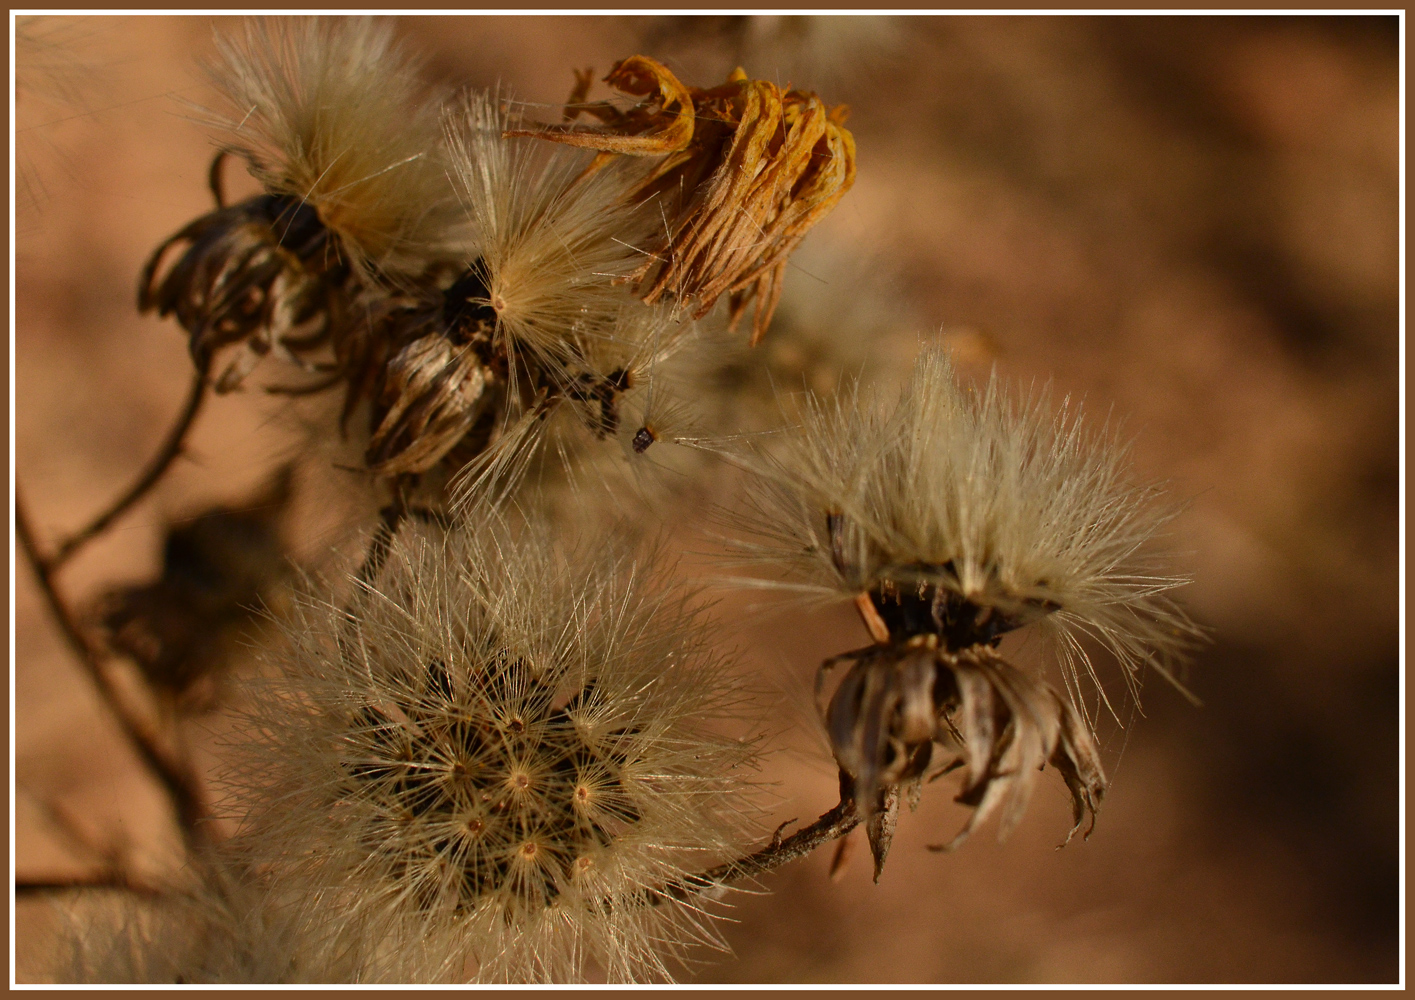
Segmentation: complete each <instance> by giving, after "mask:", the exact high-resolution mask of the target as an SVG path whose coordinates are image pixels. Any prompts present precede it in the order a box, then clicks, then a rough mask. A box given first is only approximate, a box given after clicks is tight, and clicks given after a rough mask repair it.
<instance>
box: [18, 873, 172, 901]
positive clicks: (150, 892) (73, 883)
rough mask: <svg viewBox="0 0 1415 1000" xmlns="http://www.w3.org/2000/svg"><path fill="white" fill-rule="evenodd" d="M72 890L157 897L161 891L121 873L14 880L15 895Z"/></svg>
mask: <svg viewBox="0 0 1415 1000" xmlns="http://www.w3.org/2000/svg"><path fill="white" fill-rule="evenodd" d="M72 889H122V890H123V891H125V892H134V893H137V894H138V895H140V896H159V895H161V890H159V889H155V888H153V887H152V886H150V885H144V884H143V883H141V882H134V881H133V880H132V879H130V878H128V877H127V876H125V875H123V874H122V873H121V872H116V871H113V872H99V873H98V874H96V875H82V876H78V877H76V878H61V879H26V878H17V879H15V895H16V896H27V895H36V896H37V895H40V894H41V893H46V892H67V891H69V890H72Z"/></svg>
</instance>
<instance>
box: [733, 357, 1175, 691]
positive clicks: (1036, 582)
mask: <svg viewBox="0 0 1415 1000" xmlns="http://www.w3.org/2000/svg"><path fill="white" fill-rule="evenodd" d="M782 437H784V438H785V440H784V441H783V442H782V447H781V448H779V449H774V450H770V451H769V450H768V449H766V448H764V447H763V448H759V449H756V450H755V451H753V452H752V453H751V454H749V455H747V456H746V457H745V458H744V459H743V462H744V464H745V465H746V466H747V468H748V469H749V470H750V471H751V472H752V473H753V476H752V485H751V487H750V490H749V492H748V495H747V498H746V503H747V511H746V513H745V514H743V515H741V516H737V517H733V518H732V520H733V521H734V522H735V523H736V524H737V525H738V526H739V527H743V528H746V529H747V530H748V531H750V532H751V533H752V534H754V535H756V536H757V538H758V541H754V542H744V543H742V544H741V545H740V552H741V554H742V555H743V556H745V557H747V558H748V559H749V560H751V561H754V562H760V563H765V564H767V565H770V566H773V567H776V568H778V569H780V570H785V571H787V575H789V576H791V577H794V578H795V580H796V581H797V582H794V583H793V582H788V581H786V580H762V581H756V582H757V583H758V584H759V585H763V586H769V587H786V588H791V589H796V590H799V591H803V592H806V593H815V594H817V595H819V596H824V597H828V598H836V597H850V598H853V599H855V600H856V601H857V604H860V602H861V601H862V600H864V599H865V598H866V597H867V596H868V598H869V599H870V600H872V601H873V604H874V607H875V608H876V613H877V614H880V615H884V616H885V617H886V618H887V617H888V616H889V615H890V614H898V615H905V614H909V613H916V614H917V613H923V614H928V613H929V612H930V611H932V613H933V615H935V616H940V617H939V622H938V623H937V625H932V624H931V625H929V626H928V629H929V630H935V629H938V630H942V631H944V632H945V635H944V638H945V641H946V642H947V643H948V645H950V646H952V645H959V646H963V645H968V644H970V643H972V642H978V641H985V642H993V641H995V640H996V638H997V637H998V636H1000V635H1001V634H1002V633H1004V632H1006V631H1008V630H1010V629H1013V628H1017V627H1021V626H1025V625H1032V626H1033V627H1035V628H1039V629H1041V630H1044V631H1045V632H1046V633H1049V636H1050V638H1051V639H1052V640H1053V642H1052V643H1050V645H1051V647H1052V649H1054V651H1055V654H1056V656H1057V657H1058V659H1059V660H1060V664H1061V666H1062V668H1063V675H1064V676H1065V678H1066V682H1067V685H1068V687H1069V689H1070V693H1071V695H1072V698H1073V700H1075V701H1077V703H1078V704H1083V703H1084V701H1083V699H1082V697H1081V688H1080V687H1079V685H1078V681H1079V679H1080V677H1081V676H1082V675H1083V674H1084V675H1086V676H1088V677H1089V678H1090V679H1091V680H1092V681H1093V682H1094V683H1095V687H1096V691H1097V693H1098V696H1099V697H1100V698H1101V699H1102V700H1103V701H1105V702H1106V703H1107V704H1108V703H1109V702H1108V699H1107V697H1106V694H1105V691H1104V688H1103V687H1102V686H1101V684H1100V681H1099V678H1098V676H1097V673H1096V670H1095V667H1094V665H1093V663H1092V661H1091V657H1090V655H1089V653H1088V651H1087V645H1086V643H1087V642H1088V641H1094V642H1097V643H1099V644H1100V645H1101V646H1103V647H1105V648H1106V649H1108V650H1109V651H1110V652H1111V653H1113V654H1114V655H1115V657H1116V658H1117V660H1118V661H1119V663H1120V664H1121V666H1122V668H1123V672H1124V676H1125V679H1126V683H1127V686H1128V687H1129V689H1130V691H1131V693H1132V694H1134V693H1136V692H1137V691H1138V686H1139V679H1140V674H1141V668H1142V667H1144V666H1145V665H1147V664H1148V665H1150V666H1153V667H1154V668H1155V669H1157V670H1158V671H1159V672H1160V673H1161V674H1162V675H1163V676H1165V677H1166V678H1168V679H1169V680H1170V681H1172V682H1173V683H1175V684H1176V686H1180V683H1179V681H1178V679H1177V678H1176V676H1175V671H1176V668H1178V667H1179V666H1180V665H1181V664H1182V663H1183V662H1184V661H1185V659H1186V654H1187V652H1188V650H1189V648H1190V647H1192V645H1193V644H1194V643H1195V642H1196V641H1197V640H1198V639H1199V638H1200V637H1201V634H1202V633H1201V630H1200V629H1199V628H1198V627H1197V626H1196V625H1195V624H1194V623H1193V622H1192V621H1191V620H1190V619H1189V617H1188V616H1187V615H1186V614H1185V612H1184V611H1183V610H1182V609H1181V608H1180V607H1179V606H1178V605H1177V604H1176V603H1175V602H1174V601H1173V600H1172V599H1171V598H1170V596H1169V593H1168V592H1169V591H1171V590H1173V589H1174V588H1176V587H1179V586H1181V585H1183V584H1185V583H1187V582H1189V581H1188V579H1187V578H1186V577H1183V576H1181V575H1178V574H1176V573H1174V572H1173V571H1172V569H1170V568H1169V560H1168V558H1167V556H1166V555H1165V554H1164V553H1163V552H1160V551H1156V550H1154V549H1152V548H1151V545H1150V543H1152V542H1153V541H1154V540H1155V539H1156V538H1158V537H1159V536H1160V535H1161V534H1162V532H1163V531H1164V529H1165V528H1166V526H1167V525H1168V524H1169V522H1170V521H1171V520H1172V518H1173V517H1174V515H1175V513H1176V510H1175V508H1173V507H1171V506H1167V505H1165V504H1164V503H1162V502H1161V501H1160V497H1161V495H1162V493H1163V491H1162V489H1161V488H1160V487H1158V486H1138V485H1134V484H1133V483H1132V482H1131V481H1130V479H1129V477H1128V466H1129V462H1128V456H1127V452H1128V446H1127V445H1125V444H1124V443H1123V442H1121V441H1120V440H1119V439H1118V437H1117V434H1116V432H1115V430H1114V428H1112V427H1109V426H1106V427H1103V428H1100V429H1091V428H1088V427H1087V425H1086V423H1085V421H1084V420H1083V418H1082V414H1081V410H1080V407H1079V406H1078V405H1076V404H1073V403H1072V402H1071V401H1070V400H1069V399H1066V400H1063V401H1062V404H1061V406H1060V407H1059V408H1058V409H1057V410H1055V411H1053V409H1052V407H1051V403H1050V399H1049V393H1048V392H1047V391H1045V390H1043V391H1042V392H1040V393H1032V394H1028V395H1026V396H1024V397H1023V398H1021V399H1013V398H1011V397H1010V396H1009V394H1008V391H1007V389H1006V386H1005V385H1004V384H1003V383H1001V382H1000V381H999V379H998V378H997V376H996V374H995V373H994V375H993V377H992V378H991V379H990V380H989V382H988V384H987V385H986V386H985V387H983V388H981V389H978V388H976V387H973V386H960V385H959V384H958V383H957V382H956V381H955V376H954V372H953V366H952V363H951V361H950V359H949V356H948V354H947V353H946V352H944V351H942V350H939V349H931V350H928V351H926V352H925V353H924V354H923V356H922V357H920V358H919V359H918V361H917V362H916V363H915V366H914V371H913V373H912V376H911V377H910V378H909V380H908V382H907V383H906V385H905V386H904V387H903V389H902V391H901V392H900V393H899V394H898V396H897V398H894V399H888V398H867V397H866V396H865V395H863V394H862V393H861V392H860V389H859V386H858V384H857V385H855V386H854V387H852V388H849V389H846V390H844V391H842V392H841V393H840V394H839V395H838V396H837V397H835V398H832V399H822V398H820V397H817V396H814V395H811V394H807V395H806V396H805V397H803V403H802V415H801V421H800V423H799V424H798V425H797V426H795V427H792V428H790V429H788V430H787V431H786V432H784V434H783V435H782ZM911 592H913V593H917V595H918V599H925V598H926V599H927V600H925V602H924V603H925V604H928V605H930V606H929V607H925V608H922V610H921V611H919V610H915V611H907V610H906V606H908V605H911V604H912V605H918V604H919V600H918V599H913V598H911V596H910V595H911ZM900 595H904V596H903V597H902V598H901V596H900ZM860 606H861V610H862V613H864V614H866V615H867V616H868V615H869V613H870V609H869V608H867V607H865V606H864V605H863V604H860ZM896 609H897V610H896ZM867 621H868V617H867ZM901 621H902V619H901ZM884 628H885V625H884V622H883V621H881V622H878V623H877V624H876V625H874V626H872V631H875V630H877V629H884ZM950 630H952V631H953V632H956V633H957V641H956V642H955V641H953V640H950V638H949V635H950V634H952V633H951V632H950ZM906 631H907V630H906ZM876 638H877V639H879V638H880V637H879V636H878V635H877V636H876ZM896 638H897V637H896ZM1180 690H1181V691H1182V690H1183V688H1182V686H1180ZM1112 711H1113V710H1112Z"/></svg>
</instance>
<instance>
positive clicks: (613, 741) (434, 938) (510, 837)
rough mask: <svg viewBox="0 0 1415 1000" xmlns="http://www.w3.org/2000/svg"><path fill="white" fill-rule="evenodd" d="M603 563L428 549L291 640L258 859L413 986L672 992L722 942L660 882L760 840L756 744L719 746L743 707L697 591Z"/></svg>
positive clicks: (408, 550)
mask: <svg viewBox="0 0 1415 1000" xmlns="http://www.w3.org/2000/svg"><path fill="white" fill-rule="evenodd" d="M601 555H602V556H603V557H604V558H605V559H606V560H608V563H605V562H601V563H600V564H599V565H598V566H597V567H596V568H595V569H594V570H593V571H591V572H590V573H588V574H586V573H575V572H572V571H570V570H569V569H568V568H567V567H566V565H565V564H564V563H563V562H562V561H560V560H559V559H557V558H555V557H553V556H552V555H551V554H550V553H549V551H548V550H547V549H546V548H545V547H542V546H537V545H531V544H521V543H511V542H508V541H506V540H505V538H501V540H500V541H494V542H490V541H485V540H481V541H476V540H472V539H469V538H466V537H464V536H461V535H454V536H452V537H448V538H434V537H432V536H430V535H425V534H420V535H414V536H413V537H411V538H405V539H400V540H398V541H396V542H395V543H394V545H393V548H392V551H391V552H390V555H389V558H388V561H387V563H386V566H385V568H384V570H383V572H382V573H381V575H380V576H379V578H378V580H377V581H376V584H375V586H374V587H373V589H371V590H368V591H367V592H364V593H363V594H362V595H361V596H360V597H358V598H357V600H356V602H355V605H354V607H353V609H352V610H350V611H347V612H346V611H345V610H343V609H340V608H339V607H336V606H332V605H325V604H322V603H320V602H316V601H309V602H306V603H305V604H304V605H303V609H302V613H301V615H300V617H299V618H298V619H297V620H296V621H295V622H294V623H292V625H291V628H290V640H291V643H292V645H293V647H294V649H295V653H294V656H293V659H292V661H291V662H290V663H289V664H286V665H284V667H283V669H284V670H285V673H286V676H285V677H284V678H283V679H282V680H281V681H279V682H278V683H275V684H274V685H273V686H272V687H270V688H269V689H267V690H266V691H265V695H264V697H263V698H262V699H260V704H261V706H262V707H261V708H260V709H259V710H258V711H257V720H256V725H257V727H258V729H259V730H261V731H262V732H264V733H265V734H266V739H265V741H264V746H265V747H266V750H265V751H264V753H263V754H262V755H261V757H262V759H261V766H260V767H258V768H256V769H255V770H253V771H252V774H253V775H259V774H260V773H262V772H265V773H267V774H268V773H269V768H270V766H271V765H272V763H273V764H274V766H275V768H276V769H277V770H278V772H279V775H278V777H277V778H275V780H274V782H273V784H264V785H263V786H262V787H264V788H265V789H266V791H262V792H259V793H258V794H259V795H261V796H262V797H263V798H264V805H263V806H262V808H261V809H259V810H258V811H257V815H256V816H255V817H254V818H253V819H252V821H251V831H252V832H251V835H250V837H249V843H250V844H252V845H258V846H257V847H256V848H255V849H257V850H268V849H269V845H271V844H280V845H282V848H283V851H282V854H281V857H280V858H279V859H277V860H278V862H279V863H281V864H285V865H289V866H291V867H292V868H293V869H294V870H295V871H297V872H298V878H299V879H301V880H303V881H304V883H307V884H308V885H309V886H310V887H311V888H310V894H311V898H317V899H319V900H321V901H322V902H323V904H324V905H334V904H335V901H337V906H338V907H339V908H340V909H341V910H342V911H345V912H349V913H356V914H357V915H358V919H359V920H361V921H363V922H365V923H366V925H367V928H368V932H369V934H370V935H371V936H373V937H374V938H376V939H377V940H398V941H403V942H406V945H407V947H408V948H410V949H412V952H413V953H416V954H418V955H421V956H422V958H421V959H419V961H420V962H421V963H422V964H421V965H420V966H419V967H418V974H419V975H429V976H432V977H434V978H453V979H455V978H458V977H459V976H464V975H465V974H467V972H469V971H473V969H474V974H475V976H476V978H478V979H481V980H544V979H550V980H560V979H566V978H577V977H578V976H580V975H582V974H583V967H584V964H585V962H586V960H587V958H592V959H593V960H594V961H596V962H598V963H599V964H600V965H601V966H602V968H603V969H604V971H605V974H606V975H608V976H609V977H610V978H611V979H617V980H631V979H640V978H663V977H666V976H667V975H668V966H667V964H666V963H667V962H668V961H669V960H671V959H675V958H680V957H681V952H682V949H683V948H684V946H685V945H686V944H687V943H688V942H692V941H702V942H706V943H713V942H715V941H716V938H715V936H714V934H713V932H712V929H711V927H710V925H709V923H708V921H707V918H706V916H705V914H703V913H702V911H701V905H702V900H701V899H700V898H698V897H696V896H691V895H684V894H680V895H678V896H673V895H671V894H670V893H667V892H664V891H663V889H664V887H665V886H668V885H676V884H680V883H681V880H682V879H683V877H684V876H686V875H689V874H691V873H693V872H696V871H701V870H704V869H707V868H710V867H711V866H712V865H713V863H715V862H717V861H720V860H721V859H723V858H724V857H726V856H729V855H731V854H733V852H734V851H737V850H739V849H740V847H741V846H742V844H743V843H744V842H745V838H746V837H747V836H748V835H749V834H750V830H751V823H750V822H749V821H748V818H749V817H750V815H751V814H752V801H751V794H750V792H751V787H750V786H751V778H750V771H751V767H752V761H753V754H754V750H753V743H751V742H750V741H747V742H744V741H742V740H740V739H735V738H730V737H726V736H722V735H717V734H715V733H714V732H713V731H712V725H713V723H712V720H713V719H715V718H721V717H722V716H724V714H725V713H727V712H729V711H730V710H731V709H732V707H733V704H734V702H735V701H736V700H737V699H738V698H739V697H740V695H736V694H733V693H732V690H733V689H732V687H731V686H730V683H729V681H728V678H727V676H726V675H725V674H724V664H723V663H722V662H721V661H720V660H718V659H717V658H716V657H714V656H713V655H712V654H711V653H710V652H709V651H708V649H707V647H706V646H705V639H704V636H703V633H702V631H701V629H700V628H699V627H698V626H699V623H698V620H697V617H696V614H695V612H694V611H693V609H692V607H691V606H690V604H688V603H687V602H686V601H685V599H684V598H683V596H682V595H681V594H675V593H674V592H673V591H672V589H671V588H664V587H663V586H662V581H661V580H655V579H653V578H652V575H651V574H650V573H649V571H648V570H646V568H645V567H644V566H643V565H642V564H639V563H636V562H633V561H632V560H630V559H628V558H627V557H626V556H624V554H623V552H622V550H621V551H619V552H618V553H617V554H616V553H615V552H613V551H605V552H602V553H601ZM257 780H258V781H269V780H270V779H269V778H265V779H259V778H258V779H257ZM272 790H273V791H272ZM434 945H435V946H434ZM464 961H469V962H470V963H472V967H473V969H468V968H464V966H463V963H464Z"/></svg>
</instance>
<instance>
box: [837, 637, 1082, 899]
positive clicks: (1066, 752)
mask: <svg viewBox="0 0 1415 1000" xmlns="http://www.w3.org/2000/svg"><path fill="white" fill-rule="evenodd" d="M845 662H849V663H851V664H852V666H851V668H850V670H849V672H848V673H847V674H846V676H845V678H844V679H843V680H842V681H841V683H840V685H839V686H838V687H837V688H836V690H835V692H834V694H833V695H832V696H831V699H830V703H829V705H828V707H827V708H826V709H825V718H826V725H827V729H828V732H829V735H830V741H831V746H832V748H833V750H834V752H835V757H836V761H837V762H838V763H839V765H840V768H841V772H842V781H844V782H846V783H848V785H849V787H850V788H851V789H852V790H853V794H854V798H855V801H856V803H857V804H858V808H859V809H860V810H861V812H862V813H864V814H865V817H866V830H867V833H868V834H869V838H870V846H871V850H872V851H873V853H874V857H875V878H876V879H878V878H879V872H880V870H881V869H882V868H883V865H884V859H885V855H886V853H887V852H888V850H889V842H890V840H891V839H892V836H893V831H894V825H895V818H896V816H897V814H898V810H899V804H900V799H901V791H903V792H905V793H906V794H907V796H908V798H909V800H910V805H911V806H913V805H916V804H917V802H918V794H919V787H920V785H921V783H922V782H924V781H926V780H932V779H933V778H936V777H938V776H939V775H941V774H944V773H946V772H948V771H951V770H954V769H955V768H958V767H962V768H963V786H962V789H961V791H960V793H959V795H958V801H959V802H962V803H964V804H966V805H970V806H972V807H973V815H972V816H971V817H970V818H969V820H968V822H967V824H966V825H965V826H964V827H963V829H962V830H961V831H959V833H958V835H957V836H955V837H954V838H953V839H952V840H951V841H950V842H948V843H947V844H943V845H936V846H931V849H932V850H945V851H946V850H953V849H954V848H956V847H958V846H959V845H960V844H962V843H963V841H965V840H966V839H967V838H968V835H969V834H971V833H972V831H973V830H974V829H975V828H976V827H977V826H978V825H979V824H980V823H982V822H983V821H985V820H986V819H987V818H988V817H989V816H990V815H991V814H992V813H993V812H994V811H996V810H997V809H998V807H1000V806H1001V807H1002V808H1003V812H1002V820H1001V825H1000V828H999V831H998V833H999V838H1000V839H1001V838H1005V837H1006V836H1007V835H1008V834H1009V833H1010V832H1011V831H1012V830H1013V828H1014V827H1015V826H1016V825H1017V823H1018V822H1019V821H1020V820H1021V818H1022V815H1023V813H1024V812H1025V811H1026V808H1027V803H1028V800H1029V799H1030V797H1031V794H1032V789H1033V787H1034V785H1035V783H1036V776H1037V774H1038V773H1040V771H1041V770H1042V769H1043V768H1044V767H1045V766H1046V765H1047V764H1051V765H1052V766H1053V767H1055V768H1056V769H1057V770H1058V771H1059V772H1060V773H1061V775H1062V777H1063V778H1064V779H1065V781H1066V784H1067V787H1068V788H1069V789H1070V791H1071V799H1072V809H1073V818H1074V825H1073V827H1072V829H1071V832H1070V834H1068V836H1067V838H1066V839H1067V841H1068V842H1069V841H1070V839H1071V837H1072V836H1074V835H1075V833H1076V831H1077V830H1079V829H1080V828H1081V825H1082V823H1083V821H1084V819H1085V816H1086V813H1087V812H1088V811H1089V812H1090V814H1091V816H1092V823H1094V817H1095V812H1096V809H1097V808H1098V807H1099V805H1100V801H1101V798H1102V796H1103V795H1104V793H1105V788H1106V778H1105V773H1104V771H1103V770H1102V768H1101V763H1100V755H1099V752H1098V750H1097V747H1096V743H1095V739H1094V737H1093V736H1092V735H1091V732H1090V729H1089V727H1088V726H1087V725H1086V723H1085V721H1084V720H1083V719H1082V718H1081V717H1080V716H1079V715H1078V713H1077V712H1076V710H1075V709H1074V708H1073V707H1072V706H1071V704H1070V702H1069V701H1067V700H1066V699H1065V698H1063V697H1062V696H1061V695H1059V694H1058V693H1057V692H1056V691H1055V690H1053V689H1052V688H1051V687H1050V686H1048V685H1047V684H1045V683H1043V682H1042V681H1039V680H1037V679H1035V678H1033V677H1031V676H1030V675H1028V674H1027V673H1025V672H1023V671H1021V670H1019V669H1017V668H1016V667H1014V666H1012V665H1011V664H1009V663H1008V662H1007V661H1006V660H1005V659H1003V658H1002V656H1001V655H999V654H998V653H997V651H996V650H995V649H993V648H992V646H990V645H988V644H978V645H974V646H970V647H968V648H966V649H962V650H958V651H956V652H954V651H949V650H947V649H943V648H940V647H939V644H938V641H937V637H936V636H933V635H922V636H916V637H914V638H912V639H910V640H908V641H906V642H903V643H885V644H877V645H874V646H869V647H867V648H865V649H862V650H857V651H855V652H853V653H846V654H844V655H843V656H838V657H834V658H833V659H830V660H827V661H826V662H825V663H824V664H822V667H821V676H820V678H818V682H817V683H818V689H819V686H820V684H821V682H823V680H824V675H825V674H826V673H827V672H828V671H829V670H830V669H832V668H833V667H835V666H837V665H839V664H842V663H845ZM937 745H943V746H953V747H954V748H956V749H957V751H958V753H959V755H958V757H957V758H956V759H955V760H953V761H951V762H947V763H944V764H943V766H942V767H936V768H933V769H932V770H931V765H932V764H933V763H934V751H935V746H937ZM1088 832H1089V831H1088Z"/></svg>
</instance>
